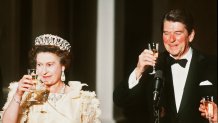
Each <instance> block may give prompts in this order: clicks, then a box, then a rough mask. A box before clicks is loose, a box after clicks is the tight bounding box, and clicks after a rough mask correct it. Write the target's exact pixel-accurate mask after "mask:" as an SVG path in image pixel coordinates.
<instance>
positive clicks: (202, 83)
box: [199, 80, 213, 86]
mask: <svg viewBox="0 0 218 123" xmlns="http://www.w3.org/2000/svg"><path fill="white" fill-rule="evenodd" d="M199 85H200V86H204V85H213V84H212V83H211V82H210V81H208V80H206V81H202V82H201V83H200V84H199Z"/></svg>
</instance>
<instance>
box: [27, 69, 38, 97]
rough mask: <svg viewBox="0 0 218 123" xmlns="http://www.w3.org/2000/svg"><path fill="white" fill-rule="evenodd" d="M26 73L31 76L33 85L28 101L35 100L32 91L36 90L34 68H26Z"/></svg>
mask: <svg viewBox="0 0 218 123" xmlns="http://www.w3.org/2000/svg"><path fill="white" fill-rule="evenodd" d="M27 73H28V75H31V76H32V82H33V86H32V87H31V90H32V91H33V92H31V93H30V98H29V99H28V101H36V100H35V97H36V94H35V93H34V91H35V90H36V84H37V77H38V75H37V73H36V69H27Z"/></svg>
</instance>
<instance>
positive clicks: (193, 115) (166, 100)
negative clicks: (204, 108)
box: [113, 50, 217, 123]
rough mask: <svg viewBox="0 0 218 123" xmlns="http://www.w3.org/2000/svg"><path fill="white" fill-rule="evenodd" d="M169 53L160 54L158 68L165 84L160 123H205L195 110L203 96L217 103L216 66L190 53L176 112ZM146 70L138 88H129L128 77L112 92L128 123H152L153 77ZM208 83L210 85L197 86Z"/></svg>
mask: <svg viewBox="0 0 218 123" xmlns="http://www.w3.org/2000/svg"><path fill="white" fill-rule="evenodd" d="M168 58H169V54H168V53H167V52H164V53H161V54H160V55H159V58H158V64H157V69H160V70H162V71H163V76H164V79H163V81H164V85H163V88H162V90H161V96H160V102H159V107H160V112H161V118H160V123H204V122H205V123H207V122H208V121H207V120H205V119H204V118H202V117H201V116H200V112H199V111H198V108H199V105H200V100H201V98H202V97H203V96H205V95H213V96H214V99H215V102H217V64H216V59H211V58H209V57H206V56H204V55H201V54H200V53H199V52H197V51H196V50H193V55H192V59H191V64H190V68H189V72H188V76H187V80H186V83H185V87H184V91H183V97H182V100H181V104H180V108H179V111H178V112H177V111H176V104H175V96H174V89H173V82H172V73H171V66H170V64H169V61H168ZM149 72H150V70H147V71H145V72H144V74H143V75H142V78H141V79H140V82H139V84H138V85H136V86H135V87H133V88H132V89H129V88H128V77H127V78H126V80H124V81H123V82H121V83H120V84H119V85H118V86H117V87H116V88H115V90H114V93H113V99H114V103H115V104H116V105H117V106H119V107H121V108H122V109H123V113H124V116H125V117H126V122H127V123H142V122H144V123H154V117H153V116H154V115H153V101H152V98H153V83H154V76H152V75H149V74H148V73H149ZM205 80H208V81H210V82H211V83H212V85H210V86H199V84H200V82H202V81H205Z"/></svg>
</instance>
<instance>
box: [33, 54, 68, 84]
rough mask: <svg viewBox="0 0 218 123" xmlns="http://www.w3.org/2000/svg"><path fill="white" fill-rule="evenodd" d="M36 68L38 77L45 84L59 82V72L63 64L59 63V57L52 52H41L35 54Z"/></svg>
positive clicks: (62, 68)
mask: <svg viewBox="0 0 218 123" xmlns="http://www.w3.org/2000/svg"><path fill="white" fill-rule="evenodd" d="M36 69H37V73H38V77H40V79H41V81H42V82H44V83H45V84H46V85H47V86H52V85H55V84H57V83H58V82H61V72H62V70H64V66H63V65H61V64H60V57H58V56H57V55H56V54H54V53H50V52H41V53H38V54H37V56H36Z"/></svg>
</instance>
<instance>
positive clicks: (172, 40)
mask: <svg viewBox="0 0 218 123" xmlns="http://www.w3.org/2000/svg"><path fill="white" fill-rule="evenodd" d="M169 38H170V40H169V41H170V42H174V41H175V40H176V38H175V35H174V34H170V37H169Z"/></svg>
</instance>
